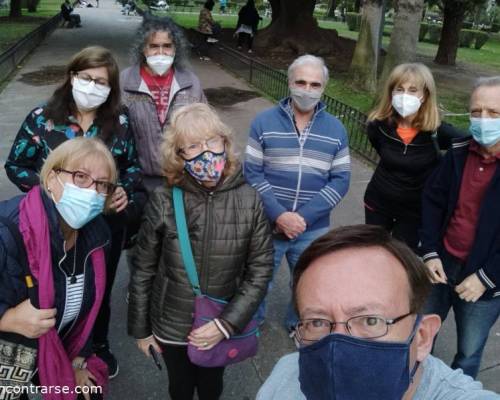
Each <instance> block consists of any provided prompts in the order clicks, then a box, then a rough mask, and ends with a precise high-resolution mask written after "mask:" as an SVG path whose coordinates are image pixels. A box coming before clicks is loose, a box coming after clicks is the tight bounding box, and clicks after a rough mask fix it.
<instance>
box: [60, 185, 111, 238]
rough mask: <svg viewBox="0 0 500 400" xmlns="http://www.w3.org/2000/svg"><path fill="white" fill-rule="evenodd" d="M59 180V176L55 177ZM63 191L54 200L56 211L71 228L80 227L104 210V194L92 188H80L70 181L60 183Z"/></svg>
mask: <svg viewBox="0 0 500 400" xmlns="http://www.w3.org/2000/svg"><path fill="white" fill-rule="evenodd" d="M57 180H58V181H59V178H57ZM59 183H61V185H63V188H64V191H63V194H62V196H61V198H60V199H59V201H55V199H54V196H53V195H52V200H54V203H55V204H56V208H57V211H58V212H59V214H61V217H63V219H64V220H65V221H66V223H67V224H68V225H69V226H70V227H72V228H73V229H80V228H81V227H82V226H84V225H85V224H86V223H87V222H89V221H91V220H93V219H94V218H95V217H97V216H98V215H99V214H101V213H102V211H103V210H104V203H105V202H106V196H104V195H103V194H101V193H97V192H96V191H95V190H93V189H84V188H80V187H78V186H76V185H74V184H72V183H68V182H66V183H64V184H63V183H62V182H61V181H59Z"/></svg>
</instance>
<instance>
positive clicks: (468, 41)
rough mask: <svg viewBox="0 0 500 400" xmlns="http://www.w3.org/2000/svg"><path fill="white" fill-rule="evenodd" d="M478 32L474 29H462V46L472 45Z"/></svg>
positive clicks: (460, 43)
mask: <svg viewBox="0 0 500 400" xmlns="http://www.w3.org/2000/svg"><path fill="white" fill-rule="evenodd" d="M476 32H478V31H474V30H472V29H462V30H461V31H460V42H459V45H460V47H470V46H471V45H472V42H473V41H474V37H475V35H476Z"/></svg>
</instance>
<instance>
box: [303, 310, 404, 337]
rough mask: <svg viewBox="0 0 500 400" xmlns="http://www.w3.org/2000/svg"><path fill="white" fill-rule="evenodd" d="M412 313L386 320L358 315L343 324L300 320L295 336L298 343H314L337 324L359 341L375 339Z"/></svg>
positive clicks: (326, 334)
mask: <svg viewBox="0 0 500 400" xmlns="http://www.w3.org/2000/svg"><path fill="white" fill-rule="evenodd" d="M411 314H412V313H411V312H410V313H407V314H404V315H401V316H399V317H397V318H393V319H388V318H384V317H381V316H379V315H359V316H357V317H352V318H349V319H348V320H347V321H345V322H340V321H336V322H332V321H329V320H327V319H323V318H311V319H302V320H300V321H299V322H298V323H297V325H296V330H295V332H296V335H297V339H298V340H299V341H306V342H316V341H318V340H320V339H323V338H324V337H325V336H328V335H329V334H331V333H332V332H333V331H334V330H335V327H336V326H337V324H340V325H345V326H346V329H347V332H348V333H349V335H350V336H353V337H357V338H360V339H377V338H379V337H382V336H385V335H387V332H389V326H390V325H394V324H396V323H398V322H399V321H401V320H403V319H405V318H406V317H408V316H409V315H411Z"/></svg>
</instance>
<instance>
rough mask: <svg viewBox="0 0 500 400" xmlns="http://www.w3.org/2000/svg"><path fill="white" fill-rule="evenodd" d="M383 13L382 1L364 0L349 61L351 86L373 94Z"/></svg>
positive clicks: (375, 85)
mask: <svg viewBox="0 0 500 400" xmlns="http://www.w3.org/2000/svg"><path fill="white" fill-rule="evenodd" d="M383 11H384V7H383V1H382V0H365V2H364V4H363V9H362V14H361V27H360V30H359V37H358V42H357V43H356V48H355V49H354V55H353V57H352V61H351V68H350V73H351V79H352V82H353V84H355V85H356V86H359V87H360V88H362V89H364V90H368V91H370V92H374V91H375V90H376V88H377V69H378V61H379V52H380V50H379V38H380V34H381V30H380V27H381V23H382V16H383Z"/></svg>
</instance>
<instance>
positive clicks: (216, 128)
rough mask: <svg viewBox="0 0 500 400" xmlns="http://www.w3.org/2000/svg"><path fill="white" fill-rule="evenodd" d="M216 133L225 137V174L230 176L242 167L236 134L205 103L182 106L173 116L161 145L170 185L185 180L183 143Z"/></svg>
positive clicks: (165, 170)
mask: <svg viewBox="0 0 500 400" xmlns="http://www.w3.org/2000/svg"><path fill="white" fill-rule="evenodd" d="M214 134H218V135H220V136H222V137H223V138H224V144H225V149H226V165H225V167H224V171H223V175H224V176H225V177H228V176H231V175H233V174H234V173H235V171H236V169H237V167H238V165H239V162H238V159H237V157H236V154H235V152H234V143H233V134H232V131H231V128H229V127H228V126H227V125H226V124H224V123H223V122H222V121H221V119H220V118H219V116H218V115H217V113H216V112H215V110H214V109H213V108H211V107H210V106H209V105H207V104H204V103H193V104H189V105H186V106H183V107H180V108H178V109H177V110H176V111H175V112H174V113H173V115H172V118H171V119H170V124H169V126H168V128H167V130H166V131H165V133H164V134H163V143H162V145H161V154H162V155H163V171H164V172H165V175H166V177H167V180H168V183H169V184H170V185H176V184H178V183H180V182H181V181H182V180H183V179H184V159H183V158H182V157H181V156H180V154H179V152H180V146H181V142H182V140H183V139H189V138H193V139H194V140H197V139H200V138H202V137H207V136H212V135H214Z"/></svg>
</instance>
